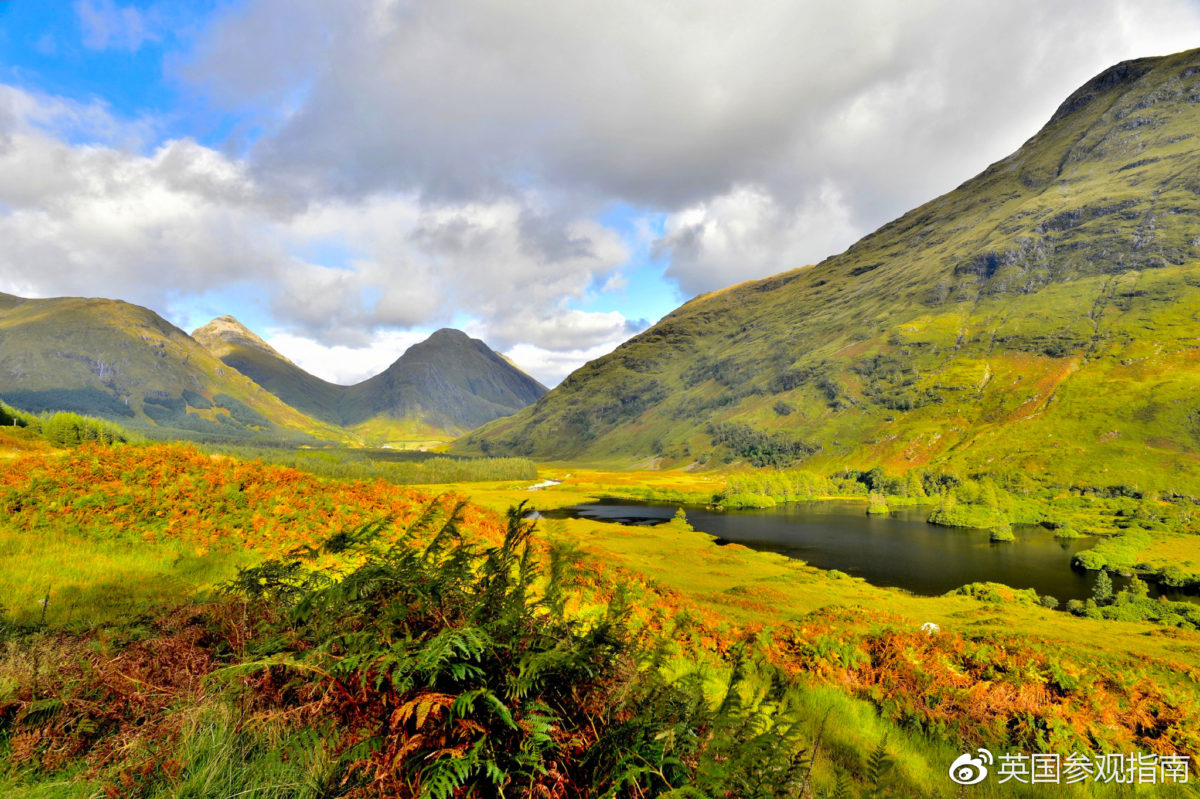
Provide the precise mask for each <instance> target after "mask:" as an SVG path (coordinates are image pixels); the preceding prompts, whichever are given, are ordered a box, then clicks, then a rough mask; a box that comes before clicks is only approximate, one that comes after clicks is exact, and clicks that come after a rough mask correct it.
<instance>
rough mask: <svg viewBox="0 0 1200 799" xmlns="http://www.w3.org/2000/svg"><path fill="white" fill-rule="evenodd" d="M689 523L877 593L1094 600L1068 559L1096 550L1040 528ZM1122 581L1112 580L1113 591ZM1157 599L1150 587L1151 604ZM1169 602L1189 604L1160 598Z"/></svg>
mask: <svg viewBox="0 0 1200 799" xmlns="http://www.w3.org/2000/svg"><path fill="white" fill-rule="evenodd" d="M677 508H678V506H677V505H660V504H653V503H635V502H630V501H627V500H609V501H602V502H597V503H592V504H586V505H576V506H574V507H572V508H563V509H562V510H560V511H551V512H547V513H546V514H545V515H546V516H554V515H560V514H561V515H566V516H571V517H575V518H586V519H597V520H603V521H612V522H619V523H621V524H660V523H662V522H665V521H668V520H669V519H670V518H671V517H672V516H673V515H675V511H676V510H677ZM685 511H686V513H687V518H688V522H689V523H690V524H691V525H692V526H693V527H695V528H696V529H697V530H701V531H703V532H705V533H709V534H710V535H714V536H716V537H717V539H718V543H727V542H736V543H738V544H741V545H743V546H746V547H749V548H751V549H757V550H762V551H766V552H778V553H779V554H781V555H786V556H788V557H792V558H799V559H800V560H803V561H805V562H807V563H809V564H810V565H812V566H816V567H818V568H822V569H837V570H839V571H843V572H846V573H847V574H851V575H854V576H855V577H861V578H863V579H864V580H866V581H867V582H869V583H872V584H873V585H880V586H893V587H896V588H903V589H905V590H908V591H911V592H913V593H914V594H923V595H926V596H933V595H937V594H944V593H946V592H947V591H951V590H953V589H955V588H957V587H959V586H960V585H965V584H966V583H974V582H985V581H986V582H997V583H1004V584H1005V585H1010V586H1012V587H1014V588H1032V589H1034V590H1035V591H1037V592H1038V595H1046V594H1048V595H1050V596H1053V597H1055V598H1056V599H1058V600H1060V601H1061V602H1066V601H1067V600H1068V599H1087V598H1089V597H1090V596H1091V594H1092V583H1093V581H1094V580H1095V578H1096V574H1095V573H1094V572H1083V571H1077V570H1075V569H1072V568H1071V556H1072V555H1074V554H1075V553H1076V552H1078V551H1079V550H1081V549H1086V548H1088V547H1090V546H1093V545H1094V543H1095V541H1094V540H1093V539H1089V538H1076V539H1065V540H1060V539H1056V538H1055V537H1054V535H1053V534H1052V533H1051V532H1050V531H1049V530H1045V529H1043V528H1041V527H1016V528H1013V533H1014V534H1015V535H1016V538H1017V540H1016V541H1015V542H1012V543H1006V544H993V543H991V542H990V541H989V540H988V534H987V533H986V532H983V531H980V530H961V529H956V528H947V527H937V526H934V525H932V524H929V523H927V522H926V521H925V519H926V517H927V516H928V515H929V509H928V508H924V507H916V508H898V509H896V510H895V512H893V513H892V515H891V516H884V517H879V516H868V515H867V514H866V505H865V504H863V503H861V502H801V503H795V504H792V505H782V506H779V507H776V508H769V509H763V510H742V511H724V512H720V511H710V510H706V509H704V508H696V507H689V508H685ZM1126 582H1127V581H1126V580H1124V579H1123V578H1121V577H1119V576H1114V577H1113V587H1114V590H1120V589H1121V588H1122V587H1124V585H1125V583H1126ZM1158 593H1159V591H1158V589H1157V587H1156V586H1154V585H1151V586H1150V594H1151V596H1157V595H1158ZM1162 593H1165V594H1167V596H1168V598H1170V599H1179V600H1191V601H1195V599H1196V598H1195V597H1188V596H1183V595H1179V594H1178V593H1177V592H1171V591H1167V590H1164V591H1163V592H1162Z"/></svg>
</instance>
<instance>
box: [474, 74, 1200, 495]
mask: <svg viewBox="0 0 1200 799" xmlns="http://www.w3.org/2000/svg"><path fill="white" fill-rule="evenodd" d="M1198 132H1200V51H1190V52H1186V53H1180V54H1177V55H1173V56H1167V57H1162V58H1151V59H1139V60H1134V61H1128V62H1124V63H1121V64H1118V65H1116V66H1114V67H1112V68H1110V69H1108V70H1106V71H1105V72H1103V73H1101V74H1100V75H1098V76H1096V77H1095V78H1094V79H1092V80H1091V81H1089V82H1088V83H1087V84H1085V85H1084V86H1082V87H1081V88H1080V89H1079V90H1077V91H1076V92H1074V93H1073V94H1072V95H1071V96H1070V97H1068V98H1067V99H1066V101H1065V102H1063V103H1062V105H1061V106H1060V107H1059V108H1058V110H1057V111H1056V112H1055V113H1054V115H1053V116H1052V118H1051V119H1050V120H1049V122H1048V123H1047V124H1046V125H1045V126H1044V127H1043V128H1042V130H1041V131H1039V132H1038V133H1037V134H1036V135H1035V136H1033V138H1031V139H1030V140H1029V141H1027V142H1026V143H1025V144H1024V145H1023V146H1022V147H1021V148H1020V149H1019V150H1017V151H1016V152H1015V153H1013V154H1012V155H1010V156H1008V157H1007V158H1004V159H1002V160H1001V161H998V162H997V163H995V164H992V165H991V166H990V167H988V168H987V169H986V170H984V171H983V172H982V173H981V174H980V175H978V176H976V177H974V178H972V179H971V180H969V181H967V182H966V183H964V184H962V185H961V186H959V187H958V188H957V189H955V190H953V191H951V192H949V193H948V194H945V195H943V196H941V197H938V198H936V199H934V200H932V201H930V202H928V203H926V204H924V205H922V206H920V207H918V208H916V209H915V210H913V211H911V212H909V213H907V214H905V215H903V216H902V217H900V218H899V219H896V220H895V221H893V222H891V223H889V224H886V225H884V226H883V227H882V228H880V229H879V230H877V231H875V232H874V233H871V234H870V235H868V236H866V237H864V238H863V239H861V240H860V241H858V242H857V243H855V244H854V245H853V246H851V247H850V248H849V249H848V250H846V251H845V252H843V253H841V254H838V255H836V256H833V257H831V258H828V259H826V260H825V261H823V262H821V263H819V264H817V265H815V266H810V267H802V268H798V269H791V270H790V271H781V273H780V274H777V275H775V276H773V277H769V278H766V279H763V280H754V281H751V282H748V283H743V284H740V285H737V286H733V287H730V288H727V289H724V290H721V291H716V292H712V293H710V294H706V295H703V296H700V297H697V298H695V299H693V300H691V301H690V302H688V303H686V304H685V305H683V306H682V307H681V308H679V309H677V310H676V311H674V312H673V313H671V314H669V315H668V316H666V317H665V318H663V319H662V320H661V321H660V322H659V323H658V324H656V325H654V326H653V327H651V328H650V329H648V330H647V331H645V332H644V333H642V334H640V335H638V336H636V337H634V338H633V339H631V340H630V341H628V342H626V343H625V344H623V345H621V346H620V347H618V348H617V349H616V350H615V351H614V352H612V353H611V354H609V355H607V356H604V357H602V358H599V359H597V360H595V361H593V362H591V363H588V364H587V365H585V366H583V367H582V368H580V369H579V370H577V371H576V372H574V373H573V374H571V375H570V376H569V377H568V378H567V379H566V380H565V381H564V382H563V383H562V384H561V385H559V386H558V387H557V388H555V389H554V390H553V391H551V392H550V393H548V394H547V395H546V396H544V397H542V398H541V399H540V400H538V401H537V403H535V404H534V405H531V406H530V407H528V408H525V409H524V410H522V411H520V412H519V413H517V414H515V415H513V416H511V417H507V418H504V419H499V420H496V421H494V422H491V423H490V424H488V425H487V426H485V427H483V428H482V429H481V430H479V431H476V432H474V433H472V434H471V435H469V436H467V437H465V438H463V439H461V440H460V441H459V442H458V444H457V445H456V448H455V449H456V451H459V452H464V453H478V452H489V453H512V454H522V455H530V456H533V457H536V458H546V459H573V458H588V459H592V460H597V461H604V460H607V461H610V462H623V463H626V464H630V463H646V462H654V463H658V464H661V465H677V466H683V465H689V464H690V465H694V466H695V465H699V466H703V465H719V464H721V463H725V462H739V461H744V462H747V463H750V464H753V465H785V464H807V465H810V466H812V467H813V468H821V469H827V470H831V469H838V468H846V467H855V468H870V467H871V466H872V465H882V466H884V467H886V468H890V469H896V470H900V471H906V470H908V469H911V468H913V467H926V468H937V469H946V470H952V471H960V472H966V473H972V472H981V471H989V472H1005V471H1007V472H1011V473H1013V474H1016V475H1019V474H1020V473H1022V472H1023V473H1026V474H1038V475H1046V476H1049V477H1050V478H1052V479H1053V480H1056V481H1058V482H1061V483H1062V484H1063V485H1065V486H1070V485H1074V484H1076V483H1086V484H1089V485H1138V486H1141V487H1143V488H1154V489H1159V490H1164V491H1170V490H1178V491H1187V492H1190V493H1191V494H1192V495H1196V494H1200V459H1198V457H1197V451H1198V449H1200V368H1198V367H1200V263H1198V262H1197V258H1198V256H1200V140H1198V139H1197V133H1198ZM786 267H787V265H786V264H780V268H781V269H784V268H786Z"/></svg>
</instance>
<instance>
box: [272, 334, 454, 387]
mask: <svg viewBox="0 0 1200 799" xmlns="http://www.w3.org/2000/svg"><path fill="white" fill-rule="evenodd" d="M430 332H432V331H419V330H411V331H394V330H393V331H387V332H383V333H378V334H376V335H375V336H374V337H372V340H371V341H370V342H369V343H366V344H364V345H363V346H358V347H348V346H344V345H334V346H329V345H326V344H323V343H321V342H319V341H314V340H313V339H311V338H306V337H304V336H297V335H293V334H291V333H281V332H275V333H272V334H269V335H268V336H267V337H266V339H265V340H266V342H267V343H268V344H270V345H271V346H272V347H274V348H275V350H276V351H278V352H279V353H280V354H281V355H283V356H284V357H285V358H288V359H289V360H291V361H292V362H293V363H294V364H296V365H297V366H299V367H300V368H301V369H303V370H304V371H306V372H308V373H309V374H313V375H316V376H317V377H320V378H321V379H323V380H327V381H329V382H330V383H337V384H339V385H343V386H349V385H354V384H355V383H361V382H362V381H363V380H366V379H367V378H369V377H374V376H375V375H377V374H379V373H380V372H382V371H383V370H385V369H387V368H388V367H389V366H391V365H392V364H393V363H395V362H396V359H397V358H399V357H400V356H401V355H403V354H404V351H405V350H407V349H408V348H409V347H411V346H412V345H413V344H416V343H418V342H421V341H424V340H425V339H426V338H428V337H429V333H430Z"/></svg>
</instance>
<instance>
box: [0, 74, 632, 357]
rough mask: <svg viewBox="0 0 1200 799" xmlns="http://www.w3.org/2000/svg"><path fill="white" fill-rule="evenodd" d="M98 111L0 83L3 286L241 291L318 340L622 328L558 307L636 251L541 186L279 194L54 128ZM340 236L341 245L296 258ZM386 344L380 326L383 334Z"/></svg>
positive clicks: (108, 124)
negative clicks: (67, 136) (294, 197)
mask: <svg viewBox="0 0 1200 799" xmlns="http://www.w3.org/2000/svg"><path fill="white" fill-rule="evenodd" d="M91 117H95V118H97V119H99V120H100V121H101V122H102V123H103V124H102V128H103V129H104V130H106V131H107V130H109V129H111V128H112V127H113V126H114V122H113V121H112V120H111V119H110V118H109V117H108V116H107V115H106V114H104V113H102V112H97V111H95V110H94V109H86V108H76V107H74V106H70V105H65V104H63V103H61V102H60V101H57V100H54V99H52V98H45V97H39V96H36V95H32V94H29V93H25V92H21V91H19V90H15V89H11V88H0V134H4V138H3V146H0V239H2V240H3V241H4V242H5V247H4V248H3V249H2V250H0V290H7V291H11V292H14V293H22V294H27V295H45V294H52V293H53V294H63V293H70V294H81V295H93V296H94V295H104V296H116V297H120V298H122V299H127V300H130V301H133V302H138V303H141V304H145V305H149V306H151V307H154V308H158V309H160V310H161V309H164V308H169V307H172V306H173V305H176V304H177V301H178V300H179V298H181V297H182V298H186V297H188V296H200V295H204V294H206V293H211V292H213V291H214V290H219V289H220V288H222V287H226V286H230V285H242V286H248V287H250V289H252V291H253V293H254V294H255V296H257V297H258V298H259V300H261V301H262V302H263V303H264V304H265V305H267V306H268V307H269V308H270V309H271V312H272V315H273V318H274V320H275V322H276V323H277V324H279V325H280V326H281V327H283V328H286V329H287V330H290V332H291V333H293V334H296V335H303V336H306V337H308V338H309V339H312V340H320V341H323V342H324V343H325V344H326V345H329V346H335V345H341V346H345V347H350V348H352V349H353V348H359V349H361V348H363V347H367V346H368V345H372V344H376V345H377V344H378V342H379V341H380V340H381V339H380V338H379V335H380V334H381V333H386V331H396V330H398V329H406V328H412V327H429V326H441V325H444V324H448V323H449V322H451V320H452V319H453V318H455V316H456V315H465V316H466V317H468V318H474V319H476V320H478V322H479V324H481V325H484V326H485V329H487V330H488V331H489V333H490V335H491V338H490V339H489V343H490V344H491V345H492V346H495V347H499V348H504V347H508V346H511V345H512V344H514V343H516V342H519V341H534V342H536V343H537V344H539V345H540V346H543V347H546V348H549V349H558V350H566V349H574V348H577V347H580V346H585V345H590V344H592V343H594V342H595V341H597V340H601V339H603V340H607V339H609V338H611V337H612V335H613V331H614V330H620V329H622V325H623V324H624V319H623V318H622V317H620V315H619V314H608V315H604V314H600V315H595V314H585V313H583V312H575V311H567V310H566V309H565V303H566V302H568V301H569V300H571V299H581V298H583V297H584V296H585V295H586V294H587V293H588V292H589V290H590V289H591V288H592V287H593V286H597V285H603V284H605V283H606V282H607V281H608V280H609V279H610V278H611V277H612V275H613V274H614V273H615V272H616V270H618V269H619V268H620V266H621V265H622V264H623V263H624V262H625V260H626V259H627V257H628V252H627V249H626V247H625V245H624V243H623V242H622V241H621V239H620V237H619V236H618V235H617V234H616V233H614V232H613V231H611V230H608V229H607V228H604V227H603V226H601V225H599V224H597V223H595V222H592V221H590V220H586V219H572V218H561V217H556V216H552V215H550V214H549V213H548V212H547V211H546V209H545V207H544V204H542V203H541V201H540V200H539V198H538V197H537V196H536V195H535V194H532V193H530V194H527V195H525V196H521V197H504V198H497V199H494V200H491V201H486V202H484V201H476V202H466V203H452V202H439V203H435V202H431V201H423V200H421V199H420V198H418V197H416V196H414V195H405V194H386V195H382V194H381V195H371V196H367V197H362V198H357V199H353V200H350V199H325V200H321V201H317V200H314V201H312V202H310V203H308V204H307V205H305V206H298V205H296V204H295V203H292V202H289V201H288V200H287V199H286V198H281V197H280V196H278V195H277V194H275V193H272V192H271V191H270V190H269V189H268V188H266V187H264V186H263V185H262V184H261V183H260V182H258V181H257V180H256V178H255V177H254V176H253V174H252V173H251V172H250V171H249V170H248V169H247V167H246V165H245V163H243V162H241V161H238V160H234V159H232V158H230V157H229V156H226V155H223V154H221V153H219V152H217V151H215V150H213V149H211V148H207V147H203V146H201V145H199V144H197V143H195V142H193V141H190V140H186V139H185V140H174V141H168V142H166V143H164V144H163V145H161V146H159V147H158V148H157V149H155V150H153V151H152V152H149V153H147V154H140V153H138V152H136V151H130V150H126V149H121V148H118V147H115V146H106V145H103V144H94V145H73V144H69V143H67V142H65V141H63V140H62V139H61V138H60V137H59V136H58V135H56V125H57V123H58V122H59V121H60V120H61V119H63V118H70V119H72V120H75V119H88V118H91ZM330 242H333V243H342V244H344V247H343V249H344V250H345V255H344V257H342V258H332V257H331V258H330V259H329V260H328V262H320V261H319V260H314V259H312V258H305V257H300V256H299V255H298V254H297V253H304V252H306V251H310V250H319V249H320V248H321V246H322V245H325V244H329V243H330ZM382 340H386V336H385V339H382Z"/></svg>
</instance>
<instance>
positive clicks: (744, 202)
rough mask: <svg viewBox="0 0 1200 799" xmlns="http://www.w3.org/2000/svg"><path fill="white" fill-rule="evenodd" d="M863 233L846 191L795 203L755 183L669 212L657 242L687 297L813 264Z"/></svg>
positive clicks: (828, 190)
mask: <svg viewBox="0 0 1200 799" xmlns="http://www.w3.org/2000/svg"><path fill="white" fill-rule="evenodd" d="M860 234H861V232H860V231H858V230H856V229H855V227H854V225H853V224H852V223H851V221H850V210H849V208H848V207H847V206H846V203H845V200H844V198H843V196H842V195H841V193H840V192H839V191H838V190H837V189H836V188H835V187H834V186H833V185H831V184H825V185H824V186H822V187H821V188H820V190H819V191H818V192H816V193H815V194H814V195H813V196H812V197H810V198H808V199H807V200H805V201H804V202H802V203H801V204H800V205H799V206H798V207H786V206H784V205H783V204H781V203H780V202H779V201H778V200H776V199H775V198H774V197H772V196H771V195H770V194H768V193H767V192H766V191H765V190H764V189H762V188H761V187H757V186H742V187H739V188H737V189H735V190H733V191H731V192H730V193H728V194H724V195H721V196H719V197H715V198H713V199H712V200H709V201H707V202H704V203H701V204H699V205H696V206H693V207H691V208H686V209H684V210H683V211H680V212H678V213H675V214H672V215H670V216H669V217H667V220H666V223H665V225H664V232H663V235H662V237H661V238H660V239H658V241H657V242H656V243H655V247H656V248H658V250H659V251H660V252H663V253H665V254H667V255H669V256H670V263H671V265H670V267H668V269H667V275H668V276H669V277H672V278H674V279H675V280H676V281H677V282H678V283H679V285H680V287H681V288H682V289H683V290H684V291H686V292H688V293H690V294H700V293H702V292H704V291H709V290H711V289H714V288H718V287H721V286H728V285H730V284H732V283H737V282H740V281H743V280H749V279H752V278H758V277H766V276H767V275H773V274H776V273H778V272H783V271H785V270H788V269H793V268H795V267H798V266H806V265H809V264H813V263H816V262H817V261H819V260H821V259H822V258H824V257H825V256H827V255H830V254H832V253H835V252H838V251H840V250H842V249H844V248H845V247H846V246H848V245H849V244H851V243H852V242H853V241H854V239H856V238H857V237H858V236H859V235H860Z"/></svg>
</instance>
